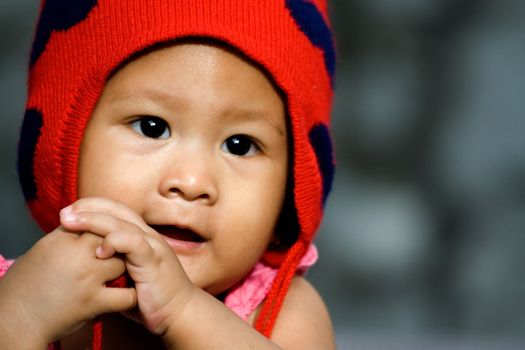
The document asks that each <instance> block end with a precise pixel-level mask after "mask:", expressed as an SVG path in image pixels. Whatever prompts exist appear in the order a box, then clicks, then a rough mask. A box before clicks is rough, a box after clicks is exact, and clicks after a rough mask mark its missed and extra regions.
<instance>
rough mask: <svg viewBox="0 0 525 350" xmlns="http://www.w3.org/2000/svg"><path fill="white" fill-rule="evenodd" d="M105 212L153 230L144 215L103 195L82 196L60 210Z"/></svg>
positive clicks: (68, 211)
mask: <svg viewBox="0 0 525 350" xmlns="http://www.w3.org/2000/svg"><path fill="white" fill-rule="evenodd" d="M83 211H88V212H103V213H106V214H109V215H113V216H115V217H118V218H120V219H122V220H124V221H128V222H131V223H134V224H135V225H137V226H139V227H140V228H141V229H142V230H144V231H146V230H151V228H150V227H149V226H148V225H147V224H146V223H145V222H144V220H143V219H142V217H140V215H139V214H137V213H136V212H135V211H134V210H133V209H131V208H130V207H128V206H127V205H125V204H124V203H121V202H118V201H114V200H111V199H108V198H102V197H88V198H81V199H79V200H77V201H76V202H75V203H73V204H71V205H70V206H68V207H65V208H64V209H62V211H61V212H60V214H61V216H62V214H63V213H64V214H66V215H67V214H68V213H75V212H83Z"/></svg>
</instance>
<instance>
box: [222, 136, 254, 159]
mask: <svg viewBox="0 0 525 350" xmlns="http://www.w3.org/2000/svg"><path fill="white" fill-rule="evenodd" d="M221 150H223V151H224V152H228V153H231V154H235V155H236V156H251V155H254V154H257V152H258V151H259V149H258V147H257V145H256V144H255V143H254V142H253V141H252V139H251V138H250V137H249V136H246V135H233V136H230V137H228V138H227V139H226V141H224V143H223V144H222V146H221Z"/></svg>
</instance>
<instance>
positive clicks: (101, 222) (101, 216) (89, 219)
mask: <svg viewBox="0 0 525 350" xmlns="http://www.w3.org/2000/svg"><path fill="white" fill-rule="evenodd" d="M60 223H61V224H62V225H63V226H64V227H65V228H66V229H68V230H72V231H82V232H92V233H94V234H96V235H98V236H101V237H105V236H106V235H107V234H108V233H110V232H113V231H138V230H140V231H142V229H141V228H139V227H138V226H137V225H135V224H134V223H131V222H129V221H125V220H123V219H120V218H118V217H116V216H113V215H110V214H106V213H101V212H88V211H82V212H70V213H61V214H60Z"/></svg>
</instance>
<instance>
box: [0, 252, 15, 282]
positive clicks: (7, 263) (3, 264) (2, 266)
mask: <svg viewBox="0 0 525 350" xmlns="http://www.w3.org/2000/svg"><path fill="white" fill-rule="evenodd" d="M14 262H15V261H14V260H7V259H4V257H3V256H2V255H0V277H2V276H3V275H5V273H6V272H7V270H9V268H10V267H11V265H13V263H14Z"/></svg>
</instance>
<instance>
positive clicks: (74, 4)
mask: <svg viewBox="0 0 525 350" xmlns="http://www.w3.org/2000/svg"><path fill="white" fill-rule="evenodd" d="M96 5H97V0H75V1H72V0H46V1H45V4H44V8H43V9H42V14H41V16H40V21H39V22H38V28H37V30H36V35H35V41H34V42H33V50H32V51H31V66H32V65H33V64H34V63H35V62H36V61H37V60H38V58H39V57H40V55H41V54H42V52H44V50H45V48H46V45H47V42H48V41H49V38H50V37H51V32H53V31H60V30H67V29H69V28H71V27H73V26H74V25H75V24H77V23H79V22H81V21H83V20H84V19H86V18H87V16H88V14H89V12H90V11H91V10H92V9H93V8H94V7H95V6H96Z"/></svg>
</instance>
